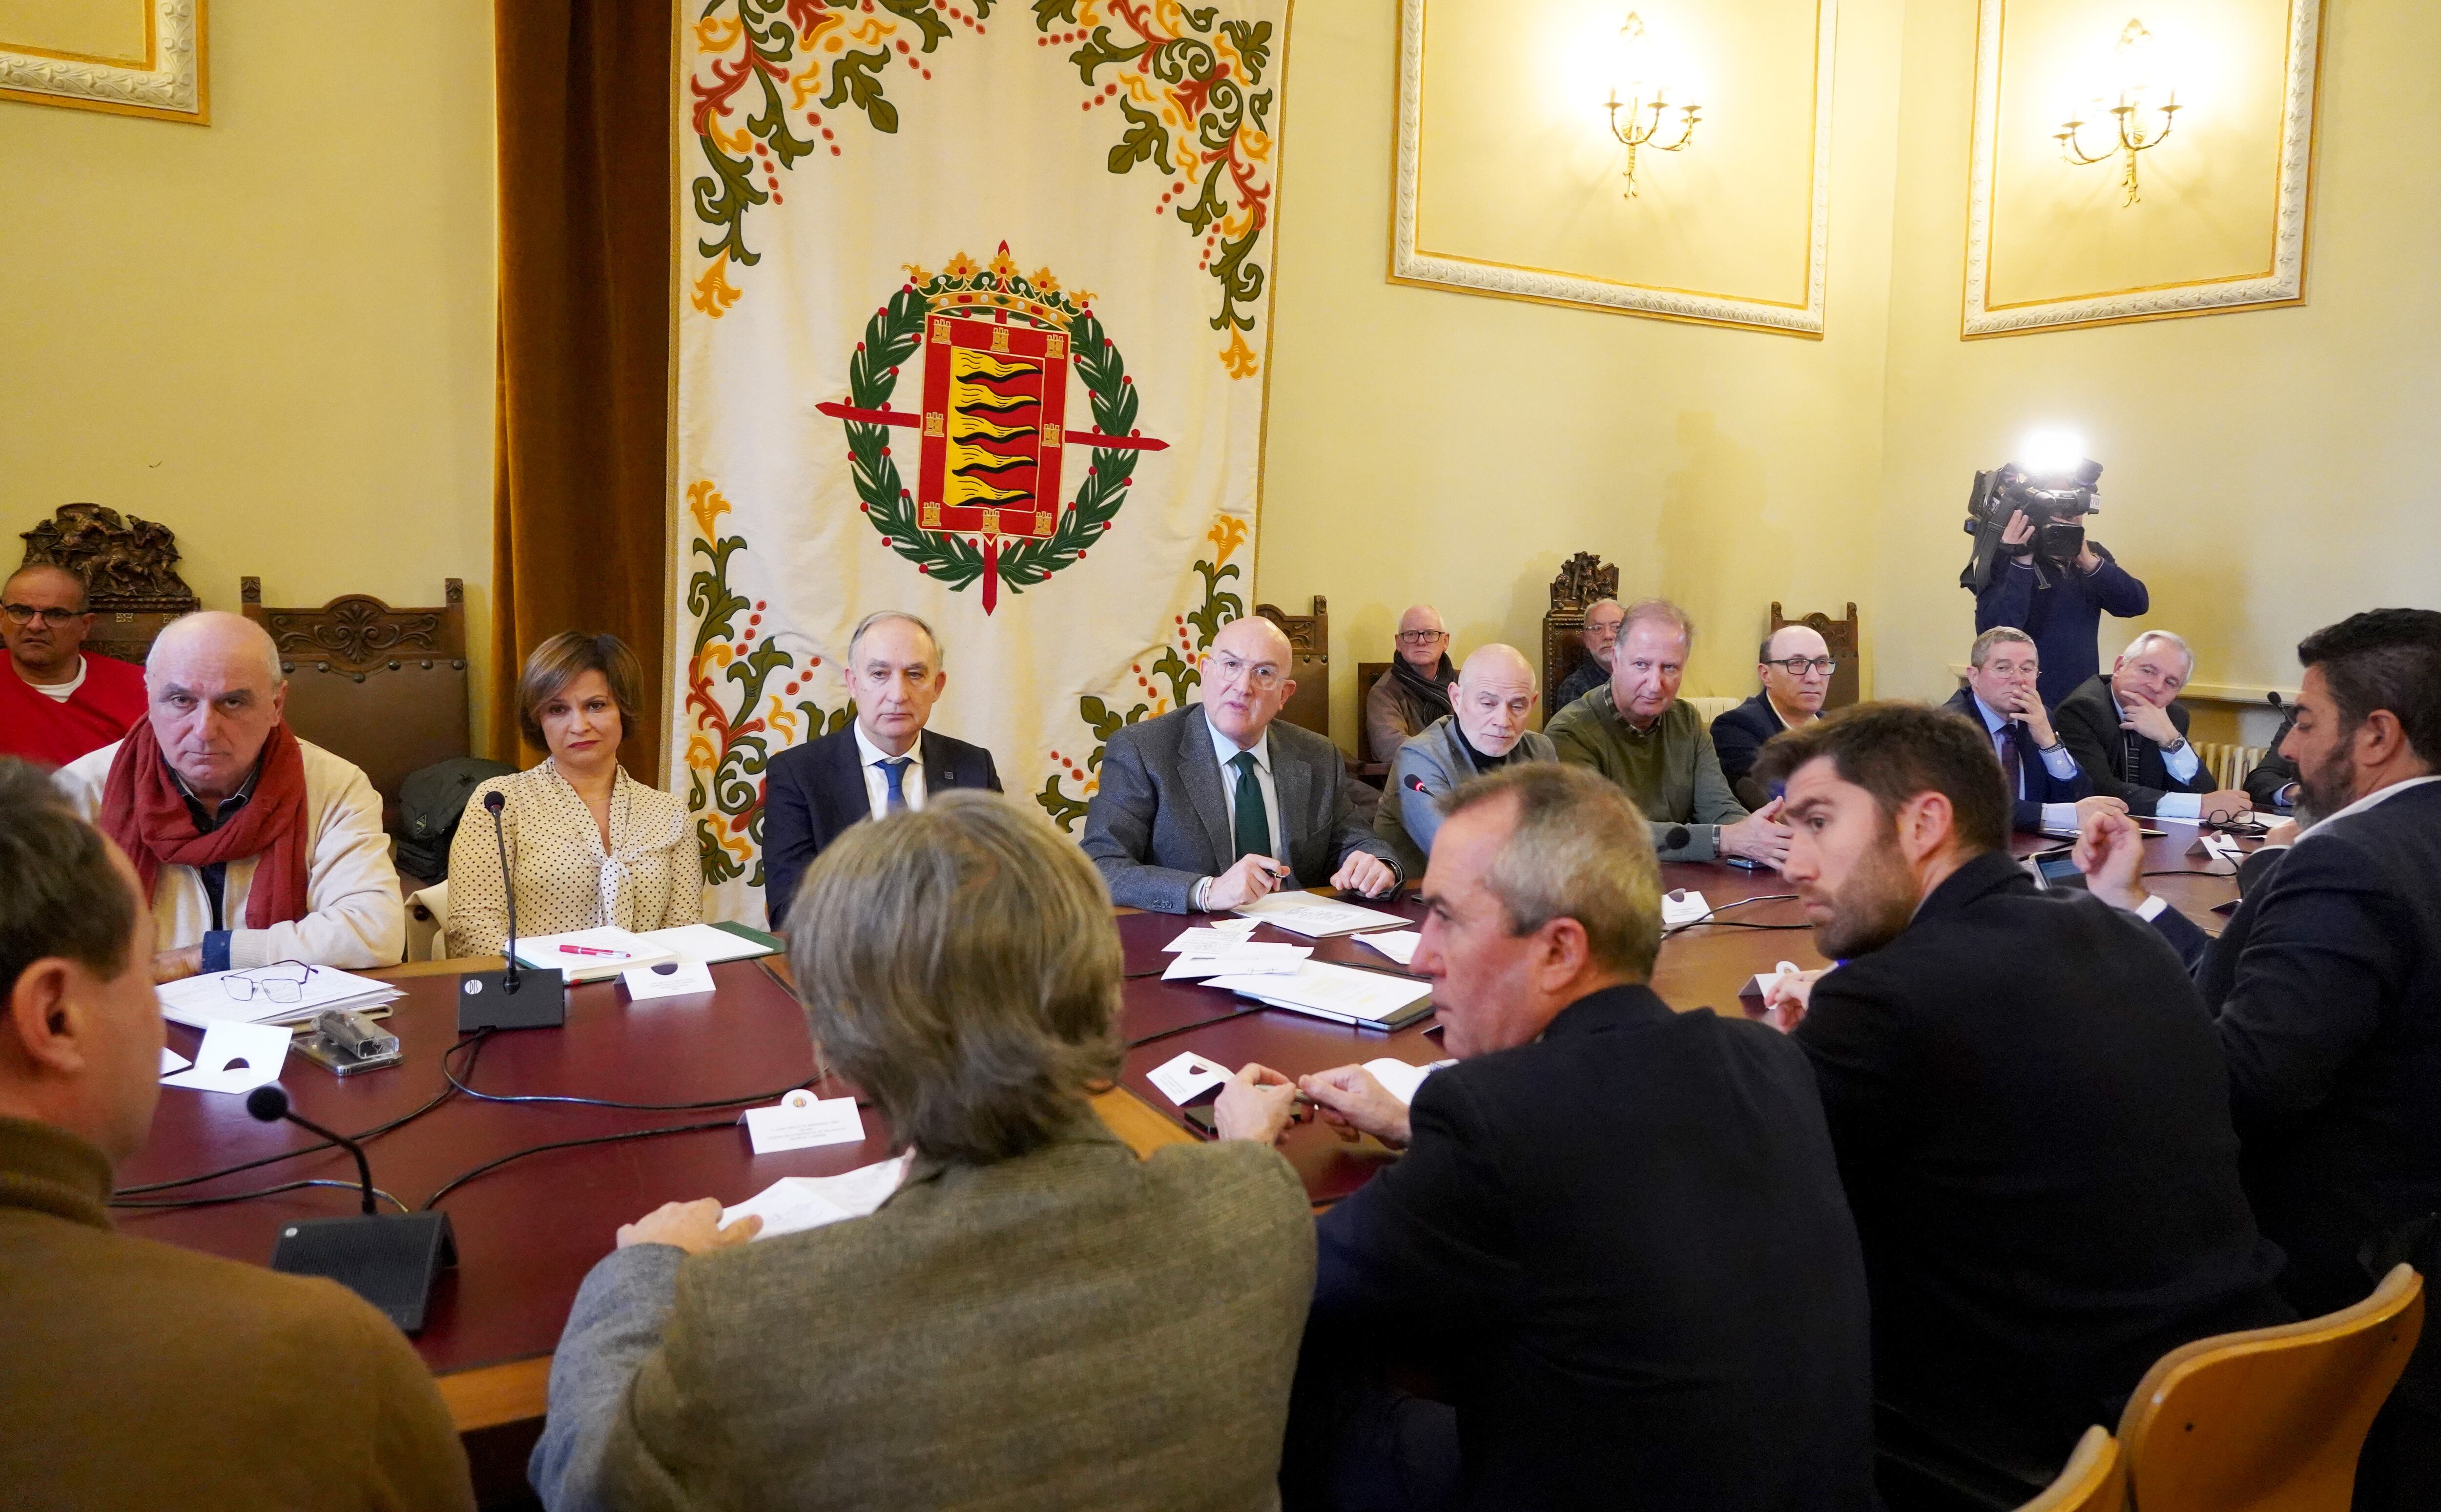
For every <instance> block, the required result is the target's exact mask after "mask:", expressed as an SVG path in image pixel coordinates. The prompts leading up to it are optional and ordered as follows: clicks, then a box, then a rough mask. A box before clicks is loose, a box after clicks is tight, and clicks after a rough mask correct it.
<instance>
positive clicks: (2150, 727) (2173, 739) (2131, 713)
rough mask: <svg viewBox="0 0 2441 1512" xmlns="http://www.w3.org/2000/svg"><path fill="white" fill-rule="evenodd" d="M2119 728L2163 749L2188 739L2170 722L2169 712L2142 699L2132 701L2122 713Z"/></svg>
mask: <svg viewBox="0 0 2441 1512" xmlns="http://www.w3.org/2000/svg"><path fill="white" fill-rule="evenodd" d="M2119 728H2120V729H2132V730H2134V731H2135V732H2136V733H2138V734H2140V735H2142V736H2143V737H2144V738H2145V739H2146V740H2149V741H2151V742H2152V743H2153V744H2154V745H2156V746H2161V747H2171V746H2175V745H2177V744H2178V743H2179V742H2180V741H2182V740H2184V739H2186V738H2187V737H2186V736H2184V735H2181V734H2179V727H2178V726H2177V725H2174V724H2172V723H2171V722H2170V711H2168V710H2166V709H2163V708H2161V706H2160V705H2158V704H2148V703H2146V702H2144V701H2143V699H2141V698H2137V699H2132V700H2131V701H2130V702H2129V703H2128V705H2127V707H2126V708H2125V710H2123V711H2121V712H2120V720H2119Z"/></svg>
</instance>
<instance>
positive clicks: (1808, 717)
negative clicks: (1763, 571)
mask: <svg viewBox="0 0 2441 1512" xmlns="http://www.w3.org/2000/svg"><path fill="white" fill-rule="evenodd" d="M1755 663H1756V665H1755V673H1756V675H1758V676H1760V677H1761V678H1762V679H1763V692H1761V693H1757V694H1755V695H1754V696H1753V697H1751V698H1749V699H1747V700H1746V701H1745V703H1742V704H1740V705H1738V706H1737V707H1736V708H1735V709H1732V710H1729V711H1727V712H1726V713H1724V714H1722V715H1721V716H1720V717H1719V718H1717V719H1715V720H1713V721H1712V749H1713V750H1714V751H1716V752H1718V753H1719V755H1720V758H1721V775H1722V776H1723V777H1726V778H1727V779H1728V780H1729V788H1730V790H1731V791H1732V792H1734V793H1736V794H1737V795H1738V801H1739V802H1741V803H1744V804H1745V806H1746V807H1748V808H1761V807H1763V805H1764V804H1765V803H1768V802H1770V801H1771V794H1769V793H1768V792H1765V791H1764V790H1763V784H1762V783H1758V782H1756V781H1755V780H1754V778H1753V776H1752V775H1750V774H1751V773H1752V772H1753V771H1754V764H1755V754H1756V752H1758V751H1760V750H1762V749H1763V742H1764V741H1767V740H1769V739H1771V737H1773V736H1774V735H1777V734H1779V733H1780V732H1781V730H1783V729H1796V728H1797V727H1798V726H1799V725H1810V724H1812V723H1814V721H1816V720H1817V719H1819V718H1821V717H1822V700H1823V698H1824V697H1825V696H1826V695H1827V694H1829V693H1830V692H1831V675H1832V674H1833V673H1835V672H1837V671H1838V670H1839V664H1838V663H1837V662H1835V661H1834V660H1832V659H1831V647H1830V645H1829V643H1828V642H1826V641H1825V640H1824V639H1822V637H1821V634H1820V633H1819V632H1818V631H1816V630H1814V629H1812V628H1810V627H1808V626H1806V625H1801V624H1784V625H1781V627H1780V628H1779V629H1777V630H1775V631H1773V632H1772V633H1771V634H1770V635H1768V636H1765V637H1764V638H1763V649H1762V650H1760V651H1758V652H1756V653H1755Z"/></svg>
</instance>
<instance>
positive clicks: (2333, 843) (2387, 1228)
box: [2076, 609, 2441, 1508]
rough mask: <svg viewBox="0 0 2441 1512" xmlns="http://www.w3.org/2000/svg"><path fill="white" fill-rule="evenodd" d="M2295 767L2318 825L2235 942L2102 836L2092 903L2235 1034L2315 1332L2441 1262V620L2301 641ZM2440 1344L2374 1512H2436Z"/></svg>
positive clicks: (2094, 824) (2260, 885) (2404, 1419)
mask: <svg viewBox="0 0 2441 1512" xmlns="http://www.w3.org/2000/svg"><path fill="white" fill-rule="evenodd" d="M2297 658H2298V659H2299V660H2300V661H2302V662H2304V663H2305V686H2304V689H2303V691H2302V692H2301V693H2299V695H2298V699H2297V711H2296V716H2295V723H2294V725H2293V727H2292V728H2291V729H2290V730H2289V731H2288V734H2287V739H2286V740H2284V741H2283V742H2282V746H2281V749H2282V753H2283V754H2284V755H2286V756H2287V758H2288V759H2289V760H2290V761H2292V762H2294V763H2295V764H2296V768H2297V783H2298V795H2297V809H2298V815H2299V817H2300V819H2304V820H2307V821H2309V822H2308V826H2307V828H2305V831H2304V832H2303V834H2302V835H2301V836H2300V837H2299V838H2298V840H2297V843H2296V845H2295V847H2294V848H2293V849H2291V850H2289V851H2288V852H2287V854H2286V855H2279V856H2275V857H2274V858H2273V859H2271V860H2269V861H2268V862H2265V863H2261V864H2262V865H2263V866H2264V867H2265V870H2264V871H2262V872H2259V873H2253V874H2252V876H2251V882H2250V885H2249V887H2248V889H2247V892H2246V898H2245V901H2244V902H2242V903H2241V904H2239V906H2238V909H2237V912H2236V914H2235V915H2234V916H2233V918H2232V919H2231V920H2230V924H2229V927H2228V928H2227V929H2226V930H2224V931H2222V933H2221V936H2220V938H2219V939H2218V940H2216V941H2215V940H2212V939H2210V938H2208V937H2207V936H2206V935H2205V934H2204V932H2203V931H2202V930H2201V929H2198V928H2197V927H2196V926H2195V925H2194V924H2193V923H2192V922H2190V921H2189V920H2188V919H2186V918H2185V917H2184V916H2183V915H2181V914H2179V913H2178V912H2177V911H2176V910H2175V909H2168V908H2166V907H2165V906H2164V903H2163V900H2162V899H2161V898H2158V897H2153V896H2151V895H2150V894H2148V893H2147V892H2146V891H2145V888H2144V884H2143V876H2142V873H2143V839H2142V837H2139V836H2138V835H2137V834H2136V833H2135V827H2134V825H2133V824H2132V823H2130V822H2128V821H2127V820H2126V819H2125V817H2124V816H2117V817H2113V816H2097V817H2094V818H2091V819H2088V820H2087V822H2086V826H2085V833H2084V836H2083V837H2081V838H2080V839H2079V840H2078V842H2077V857H2076V860H2077V865H2078V866H2079V867H2081V868H2083V869H2084V870H2085V872H2086V874H2087V877H2088V886H2090V887H2091V889H2092V890H2093V892H2094V895H2095V896H2097V897H2099V898H2102V899H2103V900H2104V901H2106V902H2108V903H2113V904H2116V905H2118V906H2119V907H2121V908H2124V909H2135V910H2136V911H2137V912H2138V913H2139V914H2140V915H2141V916H2143V917H2144V918H2147V919H2150V920H2151V921H2152V922H2153V925H2154V927H2156V928H2158V929H2160V930H2161V933H2162V934H2163V935H2164V936H2165V937H2167V938H2168V940H2169V942H2170V943H2171V944H2172V945H2176V946H2177V947H2178V949H2179V953H2180V954H2181V955H2183V956H2184V957H2185V958H2186V960H2187V962H2188V963H2189V964H2190V965H2191V966H2192V967H2193V968H2194V971H2195V974H2196V981H2197V984H2198V985H2199V986H2200V987H2201V988H2202V990H2203V998H2204V1006H2205V1007H2206V1008H2207V1009H2208V1010H2210V1012H2211V1013H2212V1015H2213V1017H2214V1021H2215V1024H2216V1026H2217V1027H2218V1029H2219V1032H2220V1044H2221V1050H2222V1053H2224V1054H2225V1055H2226V1056H2227V1058H2228V1062H2229V1080H2230V1089H2231V1096H2232V1104H2233V1108H2234V1110H2235V1112H2236V1115H2237V1121H2238V1132H2239V1135H2240V1137H2241V1138H2242V1139H2243V1140H2244V1141H2245V1147H2246V1165H2245V1175H2246V1184H2247V1192H2248V1195H2249V1196H2250V1197H2252V1198H2253V1202H2254V1211H2255V1212H2256V1214H2257V1215H2260V1217H2261V1218H2262V1220H2263V1228H2264V1232H2265V1233H2267V1234H2269V1236H2270V1237H2271V1238H2273V1239H2274V1240H2276V1241H2278V1243H2279V1244H2280V1246H2281V1248H2282V1249H2284V1250H2286V1251H2287V1252H2288V1269H2287V1272H2286V1273H2285V1274H2284V1275H2283V1276H2282V1277H2281V1283H2280V1285H2281V1289H2282V1290H2283V1291H2284V1292H2286V1293H2287V1297H2288V1300H2289V1301H2290V1302H2292V1303H2293V1304H2295V1305H2296V1306H2297V1308H2298V1310H2299V1311H2301V1312H2304V1313H2307V1314H2316V1313H2323V1312H2329V1311H2332V1310H2334V1309H2336V1308H2339V1307H2343V1306H2346V1305H2348V1304H2350V1303H2353V1302H2356V1301H2358V1300H2359V1299H2360V1298H2361V1297H2363V1296H2364V1295H2365V1294H2366V1293H2367V1292H2368V1291H2370V1290H2371V1289H2372V1287H2373V1284H2374V1280H2375V1279H2377V1278H2378V1277H2379V1276H2380V1274H2381V1273H2382V1272H2383V1271H2384V1270H2386V1269H2388V1268H2389V1267H2390V1266H2391V1265H2393V1264H2396V1262H2397V1261H2399V1260H2402V1259H2405V1260H2409V1261H2412V1262H2413V1263H2414V1264H2415V1265H2416V1266H2417V1268H2418V1269H2422V1270H2423V1271H2424V1272H2425V1273H2426V1274H2427V1275H2431V1274H2432V1273H2433V1268H2434V1266H2435V1265H2436V1263H2441V1232H2436V1231H2441V1216H2436V1210H2441V1121H2436V1120H2435V1118H2434V1117H2433V1109H2434V1108H2436V1107H2441V896H2436V894H2435V892H2434V891H2433V886H2432V883H2433V878H2434V877H2435V876H2441V777H2436V775H2435V772H2434V767H2435V765H2436V764H2441V613H2435V612H2433V611H2432V610H2429V609H2376V610H2373V611H2371V612H2369V613H2365V614H2360V615H2355V616H2353V617H2351V618H2349V619H2346V620H2343V621H2340V622H2339V623H2338V624H2335V625H2332V626H2330V627H2329V628H2327V629H2324V630H2320V631H2317V632H2315V633H2314V634H2313V635H2310V636H2308V637H2306V638H2305V641H2304V643H2302V644H2301V645H2299V646H2298V648H2297ZM2432 1332H2433V1331H2432V1329H2429V1328H2428V1329H2427V1330H2426V1341H2425V1343H2424V1345H2423V1346H2422V1347H2421V1348H2420V1349H2419V1350H2418V1351H2417V1354H2416V1357H2415V1359H2414V1360H2413V1361H2411V1362H2410V1364H2409V1366H2408V1371H2407V1375H2406V1376H2405V1377H2402V1378H2401V1379H2400V1381H2399V1384H2398V1386H2397V1388H2396V1390H2395V1391H2394V1392H2393V1393H2392V1394H2391V1399H2390V1403H2389V1405H2388V1406H2387V1407H2385V1408H2384V1409H2383V1412H2382V1416H2381V1417H2380V1418H2379V1419H2378V1420H2377V1422H2376V1424H2375V1427H2374V1432H2373V1436H2372V1437H2371V1438H2369V1439H2368V1440H2367V1441H2366V1445H2365V1452H2364V1456H2363V1459H2362V1460H2361V1462H2360V1469H2359V1472H2358V1479H2357V1491H2358V1501H2357V1504H2358V1505H2359V1506H2360V1507H2364V1506H2377V1507H2402V1508H2403V1507H2432V1506H2441V1348H2436V1347H2435V1346H2434V1345H2433V1344H2432Z"/></svg>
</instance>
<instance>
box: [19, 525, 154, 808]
mask: <svg viewBox="0 0 2441 1512" xmlns="http://www.w3.org/2000/svg"><path fill="white" fill-rule="evenodd" d="M92 628H93V611H92V609H91V608H89V607H87V605H86V603H85V595H84V581H83V580H82V579H81V578H79V577H78V576H77V575H76V574H75V573H73V572H71V571H69V570H68V569H67V568H65V567H53V566H51V565H49V564H47V563H36V564H34V565H33V566H31V567H19V568H18V569H17V570H16V571H15V572H13V573H11V574H9V581H8V582H7V583H6V584H0V640H6V641H7V642H8V643H9V655H8V657H6V658H5V665H0V756H23V757H24V758H26V760H27V761H29V762H34V763H36V764H38V765H44V766H62V765H66V764H67V763H69V762H72V761H74V760H76V759H77V758H78V757H80V756H81V755H83V754H84V753H85V752H87V751H89V750H93V749H95V748H96V747H101V746H107V745H109V744H110V743H111V742H112V741H114V740H117V739H118V737H119V736H121V735H124V734H126V733H127V729H128V727H129V726H130V725H133V724H135V723H136V721H137V720H138V719H141V718H143V717H144V675H143V674H142V673H140V672H137V671H136V669H135V668H134V667H131V666H129V665H128V664H127V663H125V662H123V661H114V660H112V659H111V658H110V657H88V656H86V655H85V654H84V638H85V635H86V633H87V632H88V631H90V630H91V629H92Z"/></svg>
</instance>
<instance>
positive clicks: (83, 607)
mask: <svg viewBox="0 0 2441 1512" xmlns="http://www.w3.org/2000/svg"><path fill="white" fill-rule="evenodd" d="M0 604H6V605H7V606H8V610H7V612H6V613H0V640H5V641H7V642H8V646H9V660H10V661H11V662H12V663H14V664H15V666H16V669H17V675H18V676H19V677H21V678H23V679H24V680H26V681H27V682H29V683H38V684H39V683H62V682H73V681H74V680H75V679H76V675H77V669H78V667H79V666H80V665H81V653H82V651H83V649H84V638H85V634H86V632H87V631H89V630H91V629H92V628H93V620H92V618H91V617H90V616H89V615H88V613H87V612H86V611H87V607H88V606H87V604H86V603H85V597H84V582H83V580H82V579H81V578H79V577H78V576H77V575H76V574H75V573H73V572H70V571H69V570H68V569H67V568H65V567H54V566H53V565H51V564H50V563H48V562H38V563H35V564H33V565H32V566H30V567H19V568H18V569H17V570H16V571H14V572H12V573H10V574H9V581H8V583H7V584H5V585H0ZM21 614H22V615H24V616H25V619H24V620H23V621H19V619H18V618H17V617H18V616H19V615H21Z"/></svg>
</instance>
